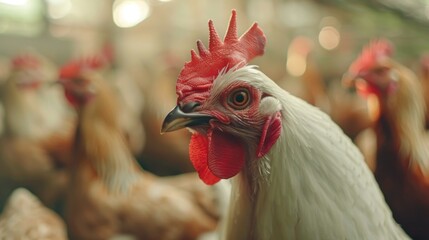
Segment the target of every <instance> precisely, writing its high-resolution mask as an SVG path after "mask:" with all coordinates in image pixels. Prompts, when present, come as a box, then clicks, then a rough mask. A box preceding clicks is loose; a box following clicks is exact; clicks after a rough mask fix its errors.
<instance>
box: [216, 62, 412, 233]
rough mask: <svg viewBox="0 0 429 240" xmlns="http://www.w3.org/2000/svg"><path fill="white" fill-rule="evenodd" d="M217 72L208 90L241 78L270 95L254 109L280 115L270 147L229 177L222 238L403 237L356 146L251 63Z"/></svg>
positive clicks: (220, 88) (325, 119)
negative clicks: (279, 128) (279, 127)
mask: <svg viewBox="0 0 429 240" xmlns="http://www.w3.org/2000/svg"><path fill="white" fill-rule="evenodd" d="M218 78H222V79H221V80H219V81H217V80H215V81H214V85H213V88H212V94H218V93H219V92H220V91H222V89H224V88H225V86H226V85H229V84H231V83H232V82H234V81H243V82H247V83H248V84H250V85H252V86H254V87H256V88H258V89H260V90H261V91H263V92H264V93H266V94H268V95H270V97H265V98H264V99H263V100H262V102H261V106H260V109H259V110H260V111H263V112H265V113H269V112H276V111H279V110H280V111H281V113H282V117H283V119H282V133H281V136H280V138H279V139H278V141H277V142H276V144H275V145H274V146H273V147H272V149H271V151H270V152H269V153H268V154H267V155H266V156H264V157H263V158H262V159H250V161H254V162H256V165H257V167H256V168H249V165H248V166H247V168H246V169H244V170H243V171H242V172H241V173H240V174H238V175H237V176H236V177H234V178H233V179H232V195H231V204H230V212H229V216H228V219H227V221H228V222H227V226H226V232H225V234H224V239H231V240H232V239H233V240H240V239H246V240H249V239H257V240H269V239H273V240H274V239H311V240H314V239H327V240H332V239H359V240H360V239H409V238H408V237H407V236H406V234H405V233H404V232H403V230H402V229H401V228H400V226H399V225H398V224H397V223H396V222H395V221H394V219H393V218H392V213H391V211H390V209H389V208H388V206H387V205H386V203H385V201H384V198H383V195H382V193H381V191H380V189H379V187H378V185H377V183H376V181H375V179H374V177H373V175H372V173H371V172H370V170H369V168H368V167H367V166H366V164H365V162H364V160H363V157H362V154H361V153H360V152H359V150H358V149H357V148H356V147H355V146H354V145H353V143H352V142H351V141H350V139H349V138H348V137H346V136H345V135H344V133H343V132H342V130H341V129H340V128H339V127H338V126H337V125H336V124H334V123H333V122H332V120H331V119H330V118H329V117H328V116H327V115H326V114H324V113H323V112H322V111H320V110H318V109H317V108H315V107H313V106H311V105H309V104H307V103H306V102H304V101H302V100H300V99H298V98H296V97H294V96H292V95H290V94H289V93H287V92H286V91H284V90H283V89H281V88H280V87H279V86H277V85H276V84H275V83H274V82H273V81H272V80H271V79H269V78H268V77H267V76H265V75H264V74H263V73H262V72H260V71H259V70H257V69H255V68H254V67H252V66H247V67H244V68H241V69H238V70H235V71H233V70H231V71H228V72H226V73H224V72H222V73H221V74H220V75H219V77H218ZM248 161H249V159H248ZM255 169H256V170H255ZM252 183H253V184H252Z"/></svg>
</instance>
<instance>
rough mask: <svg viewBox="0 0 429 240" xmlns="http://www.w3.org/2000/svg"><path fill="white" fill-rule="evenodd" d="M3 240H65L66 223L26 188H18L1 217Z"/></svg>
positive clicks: (1, 237) (0, 227) (0, 232)
mask: <svg viewBox="0 0 429 240" xmlns="http://www.w3.org/2000/svg"><path fill="white" fill-rule="evenodd" d="M0 239H2V240H6V239H8V240H21V239H25V240H42V239H43V240H65V239H67V234H66V227H65V224H64V221H63V220H62V219H61V218H60V217H59V216H58V215H57V214H56V213H55V212H53V211H52V210H50V209H48V208H46V207H45V206H43V205H42V203H41V202H40V201H39V200H38V199H37V198H36V196H34V195H33V194H31V193H30V192H29V191H28V190H26V189H25V188H18V189H16V190H14V191H13V193H12V195H11V196H10V197H9V200H8V202H7V205H6V207H5V209H4V211H3V213H2V214H1V215H0Z"/></svg>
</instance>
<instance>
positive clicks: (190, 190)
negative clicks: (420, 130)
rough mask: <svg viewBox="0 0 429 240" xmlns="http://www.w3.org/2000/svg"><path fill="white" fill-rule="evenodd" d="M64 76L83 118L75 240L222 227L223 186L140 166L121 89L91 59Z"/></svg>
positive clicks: (70, 220)
mask: <svg viewBox="0 0 429 240" xmlns="http://www.w3.org/2000/svg"><path fill="white" fill-rule="evenodd" d="M60 76H61V80H60V81H61V83H62V85H63V86H64V93H65V96H66V98H67V100H68V101H69V102H70V104H72V105H73V106H74V107H75V109H76V111H77V114H78V119H79V120H78V124H77V129H76V133H75V134H76V135H75V144H74V147H73V153H74V156H73V166H72V182H71V185H70V187H69V189H68V197H67V203H66V213H65V216H66V217H65V218H66V222H67V225H68V228H69V233H70V237H71V238H72V239H79V240H85V239H91V240H97V239H103V240H104V239H110V238H112V237H115V236H116V235H119V234H120V235H124V234H125V235H130V236H134V237H136V238H137V239H148V240H151V239H165V240H169V239H196V238H197V237H198V236H200V235H202V234H204V233H207V232H209V231H212V230H214V229H215V228H216V226H217V222H218V219H219V212H218V209H216V208H217V204H216V201H217V195H216V191H217V190H215V189H213V188H210V187H207V186H205V185H204V184H203V183H201V182H200V181H196V180H198V176H197V175H196V174H195V173H191V174H187V175H182V176H176V177H168V178H160V177H157V176H155V175H152V174H150V173H149V172H145V171H143V170H142V169H141V168H140V167H139V165H138V164H137V162H136V161H135V159H134V158H133V155H132V153H131V152H130V149H129V148H128V145H127V143H126V140H125V136H124V134H123V131H122V129H121V126H120V119H119V117H118V112H119V108H120V105H119V104H118V101H117V98H116V95H115V94H114V91H113V89H112V88H111V86H110V85H109V84H107V82H105V81H104V80H103V79H102V77H101V76H100V75H99V72H98V71H97V69H93V67H92V66H91V64H90V62H87V61H77V62H71V63H69V64H68V65H66V66H64V67H63V68H62V70H61V73H60Z"/></svg>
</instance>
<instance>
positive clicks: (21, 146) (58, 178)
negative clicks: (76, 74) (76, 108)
mask: <svg viewBox="0 0 429 240" xmlns="http://www.w3.org/2000/svg"><path fill="white" fill-rule="evenodd" d="M55 79H56V68H55V66H54V65H53V64H52V63H51V62H49V60H47V59H45V58H44V57H42V56H40V55H38V54H36V53H26V54H23V55H18V56H16V57H15V58H13V59H12V60H11V71H10V75H9V76H8V79H7V80H6V81H5V82H3V84H2V85H1V86H0V100H1V102H2V104H3V108H4V116H3V124H4V126H3V132H2V135H1V136H0V185H1V187H0V203H1V205H0V209H1V206H2V205H3V203H4V200H5V199H6V198H7V196H8V194H10V192H11V191H12V190H13V189H14V188H16V187H19V186H21V187H27V188H28V189H29V190H30V191H32V192H33V193H35V194H36V195H37V196H38V197H39V198H40V199H41V200H42V202H44V203H45V204H47V205H49V206H52V205H53V204H55V203H56V201H57V200H59V198H61V196H62V195H63V192H64V188H65V186H66V184H67V180H68V174H67V170H66V169H67V166H68V164H69V148H70V143H71V134H72V129H73V124H74V120H73V119H74V116H73V114H72V113H71V112H70V111H69V108H68V106H67V105H66V102H65V101H64V99H63V97H62V95H60V94H61V91H60V90H61V89H60V88H59V86H50V85H51V84H52V82H53V81H54V80H55Z"/></svg>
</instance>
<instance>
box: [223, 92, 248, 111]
mask: <svg viewBox="0 0 429 240" xmlns="http://www.w3.org/2000/svg"><path fill="white" fill-rule="evenodd" d="M250 102H251V99H250V92H249V90H248V89H247V88H239V89H236V90H234V91H232V92H231V93H230V94H229V96H228V105H229V106H230V107H232V108H234V109H237V110H242V109H245V108H246V107H248V106H249V105H250Z"/></svg>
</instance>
